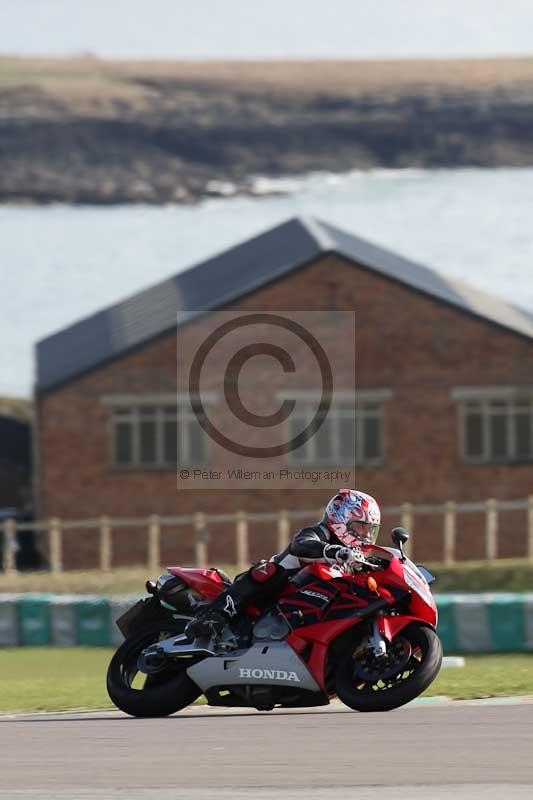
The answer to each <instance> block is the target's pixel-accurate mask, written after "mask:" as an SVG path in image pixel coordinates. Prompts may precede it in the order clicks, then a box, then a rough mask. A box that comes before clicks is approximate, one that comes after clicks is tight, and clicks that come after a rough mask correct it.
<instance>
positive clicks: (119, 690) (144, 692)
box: [107, 621, 201, 717]
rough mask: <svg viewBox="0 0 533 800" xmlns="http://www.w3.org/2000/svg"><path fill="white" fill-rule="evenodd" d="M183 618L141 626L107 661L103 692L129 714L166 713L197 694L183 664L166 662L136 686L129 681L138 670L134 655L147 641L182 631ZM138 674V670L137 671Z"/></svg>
mask: <svg viewBox="0 0 533 800" xmlns="http://www.w3.org/2000/svg"><path fill="white" fill-rule="evenodd" d="M185 623H186V621H185V622H183V623H182V624H180V623H177V624H176V623H174V622H163V621H161V622H160V623H157V624H155V625H151V626H150V627H148V628H144V629H143V630H142V631H140V632H139V633H138V634H136V635H134V636H131V637H130V638H129V639H126V641H124V642H123V643H122V644H121V645H120V647H119V648H118V650H117V651H116V653H115V654H114V656H113V658H112V659H111V661H110V663H109V667H108V670H107V693H108V695H109V697H110V698H111V700H112V702H113V703H114V704H115V705H116V706H117V707H118V708H120V710H121V711H124V712H125V713H126V714H130V716H132V717H167V716H169V715H170V714H174V713H175V712H176V711H180V710H181V709H182V708H185V707H186V706H188V705H190V704H191V703H193V702H194V701H195V700H196V699H197V698H198V697H199V696H200V694H201V691H200V689H199V688H198V686H197V685H196V684H195V683H194V682H193V681H192V680H191V679H190V678H189V676H188V675H187V673H186V671H185V669H186V666H185V665H183V666H182V665H181V664H177V663H175V662H171V663H169V666H168V668H165V669H164V670H162V671H161V672H157V673H155V674H154V675H150V676H147V677H146V679H145V681H144V685H143V686H142V687H141V688H139V689H137V688H134V687H133V681H134V679H135V677H136V676H137V674H138V673H139V670H138V667H137V659H138V657H139V655H140V654H141V652H142V651H143V650H144V649H145V648H146V647H148V646H149V645H151V644H154V643H155V642H157V641H160V640H161V639H166V638H167V637H168V636H171V635H174V636H176V635H178V634H180V633H183V628H184V627H185ZM141 675H142V673H141Z"/></svg>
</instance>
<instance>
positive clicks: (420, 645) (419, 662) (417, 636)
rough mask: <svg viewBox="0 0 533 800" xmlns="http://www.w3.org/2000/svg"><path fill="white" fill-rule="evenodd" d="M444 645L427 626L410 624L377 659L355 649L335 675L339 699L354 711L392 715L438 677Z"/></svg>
mask: <svg viewBox="0 0 533 800" xmlns="http://www.w3.org/2000/svg"><path fill="white" fill-rule="evenodd" d="M441 664H442V645H441V643H440V639H439V637H438V636H437V634H436V633H435V631H434V630H433V628H429V627H428V626H426V625H421V624H418V623H411V624H410V625H408V626H407V627H406V628H404V629H403V630H402V631H400V633H399V634H398V635H397V636H396V637H395V638H394V639H393V640H392V642H391V643H390V644H389V645H388V652H387V656H385V657H380V658H379V657H378V658H376V657H375V656H373V655H370V654H369V653H368V651H366V652H362V653H361V652H360V651H359V649H356V650H355V651H353V652H350V653H348V654H347V655H346V656H345V657H344V658H343V659H342V660H341V661H340V662H339V665H338V667H337V670H336V674H335V685H336V690H337V695H338V697H339V699H340V700H341V701H342V702H343V703H344V704H345V705H347V706H349V708H353V709H354V710H355V711H390V710H391V709H393V708H399V706H403V705H405V703H409V702H410V701H411V700H413V699H414V698H415V697H418V695H420V694H422V692H423V691H425V690H426V689H427V688H428V686H430V684H431V683H433V681H434V680H435V678H436V677H437V675H438V673H439V670H440V667H441Z"/></svg>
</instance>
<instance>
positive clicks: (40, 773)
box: [0, 699, 533, 800]
mask: <svg viewBox="0 0 533 800" xmlns="http://www.w3.org/2000/svg"><path fill="white" fill-rule="evenodd" d="M0 776H1V777H0V780H1V783H0V797H1V798H2V800H11V798H17V799H18V798H26V799H28V798H31V800H45V799H46V800H52V798H53V799H54V800H56V799H57V800H67V798H68V800H75V798H80V799H83V800H89V798H91V800H92V799H93V798H94V800H104V799H105V800H107V798H124V800H125V799H126V798H127V799H128V800H147V799H148V798H150V800H215V799H216V800H229V798H232V800H243V799H244V798H247V800H267V799H268V800H270V798H283V800H303V799H304V798H306V800H307V798H312V800H325V798H328V800H329V799H330V798H334V797H340V798H350V799H351V798H354V800H355V799H356V800H369V799H370V798H372V800H377V798H379V797H386V798H387V800H399V798H402V800H404V799H405V798H409V800H418V799H419V798H424V800H444V799H445V798H446V800H448V799H449V798H453V799H454V800H481V799H483V800H507V798H512V800H523V799H524V800H525V798H528V800H531V798H533V701H532V700H531V699H529V700H526V701H521V702H504V701H501V702H499V703H489V704H482V703H481V704H480V703H478V702H473V703H450V702H447V703H446V702H444V703H437V704H431V705H412V706H410V707H408V708H405V709H400V710H398V711H394V712H389V713H386V714H357V713H353V712H349V711H344V710H342V709H341V708H340V707H336V708H334V709H333V710H329V711H326V712H324V711H321V710H317V709H311V710H309V711H290V712H284V711H276V712H273V713H257V712H250V713H247V712H244V713H241V712H237V711H232V712H230V713H228V712H227V711H220V710H211V709H207V708H203V709H202V708H200V709H192V710H191V711H187V712H182V713H181V714H177V715H175V716H174V717H170V718H169V719H157V720H136V719H130V718H129V717H126V716H125V715H123V714H121V713H120V712H94V713H78V714H68V715H67V714H57V715H40V716H37V715H35V716H33V717H32V716H18V717H16V716H12V717H7V716H4V717H0Z"/></svg>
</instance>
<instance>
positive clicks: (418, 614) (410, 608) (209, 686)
mask: <svg viewBox="0 0 533 800" xmlns="http://www.w3.org/2000/svg"><path fill="white" fill-rule="evenodd" d="M392 538H393V543H394V544H395V545H396V548H388V547H378V546H377V545H369V546H364V547H363V548H362V554H361V549H356V550H354V551H353V558H352V559H350V560H349V561H348V562H347V563H346V565H343V566H339V565H338V564H333V563H331V564H330V563H312V564H309V565H308V566H306V567H304V568H303V569H301V570H300V571H299V572H298V573H296V574H295V575H294V577H293V578H292V579H291V580H290V582H289V584H288V585H287V587H286V588H285V589H284V591H283V592H282V593H281V594H280V596H279V598H278V600H277V603H276V605H275V606H273V605H272V604H271V605H270V607H269V608H266V609H259V608H256V607H249V608H247V609H245V612H244V613H242V614H240V615H239V616H238V617H237V618H236V621H235V622H232V623H231V625H229V624H228V625H227V626H226V628H225V629H224V630H223V631H222V633H221V634H220V635H219V636H217V637H216V638H210V637H203V638H199V639H195V640H194V641H192V642H191V641H190V640H189V639H188V638H187V637H186V636H185V635H183V629H184V627H185V625H186V624H187V622H188V621H189V619H191V617H193V616H194V614H195V612H196V611H197V610H198V607H199V606H201V605H202V604H205V603H206V602H210V601H211V600H213V599H214V598H215V597H216V596H217V595H218V594H219V593H220V592H222V591H224V589H225V588H226V587H227V585H228V584H229V583H230V582H231V581H230V578H229V577H228V576H227V575H226V574H225V573H224V572H223V571H221V570H218V569H184V568H181V567H169V569H168V572H167V573H165V574H164V575H162V576H161V577H160V578H159V579H158V581H157V583H156V584H155V583H153V582H150V581H149V582H148V583H147V585H146V586H147V590H148V591H149V593H150V594H151V597H150V598H148V599H145V600H140V601H139V602H138V603H136V604H135V605H134V606H133V607H132V608H131V609H130V610H129V611H127V612H126V613H125V614H124V615H123V616H122V617H120V618H119V619H118V620H117V625H118V626H119V628H120V630H121V632H122V633H123V635H124V637H125V641H124V642H123V644H122V645H121V646H120V647H119V648H118V650H117V652H116V653H115V655H114V656H113V658H112V660H111V663H110V665H109V669H108V673H107V689H108V693H109V696H110V698H111V700H112V701H113V703H115V705H116V706H118V708H120V709H122V710H123V711H125V712H126V713H128V714H132V715H133V716H137V717H153V716H167V715H168V714H173V713H174V712H176V711H179V710H180V709H182V708H185V707H186V706H188V705H190V704H191V703H193V702H194V701H195V700H196V699H197V698H198V697H199V696H200V695H202V694H203V695H205V698H206V700H207V703H208V704H209V705H212V706H240V707H252V708H256V709H258V710H261V711H269V710H271V709H273V708H274V707H275V706H281V707H284V708H296V707H306V706H320V705H327V704H328V703H329V701H330V700H331V699H332V698H334V697H339V698H340V700H341V701H342V702H343V703H345V704H346V705H347V706H349V707H350V708H353V709H355V710H357V711H388V710H390V709H393V708H397V707H398V706H401V705H403V704H404V703H408V702H409V701H410V700H412V699H413V698H415V697H417V696H418V695H419V694H421V693H422V692H423V691H424V690H425V689H427V687H428V686H429V685H430V684H431V683H432V682H433V680H434V679H435V677H436V676H437V674H438V672H439V669H440V666H441V662H442V647H441V643H440V640H439V638H438V636H437V634H436V631H435V628H436V625H437V608H436V605H435V601H434V599H433V596H432V594H431V591H430V588H429V584H430V583H431V582H432V581H433V580H434V577H433V576H432V575H431V573H429V572H428V570H426V569H425V568H424V567H422V566H416V565H415V564H414V563H413V562H412V561H410V560H409V559H408V558H407V557H406V556H405V554H404V551H403V544H404V543H405V542H406V541H407V539H408V534H407V533H406V532H405V531H404V530H403V529H402V528H395V529H394V530H393V532H392Z"/></svg>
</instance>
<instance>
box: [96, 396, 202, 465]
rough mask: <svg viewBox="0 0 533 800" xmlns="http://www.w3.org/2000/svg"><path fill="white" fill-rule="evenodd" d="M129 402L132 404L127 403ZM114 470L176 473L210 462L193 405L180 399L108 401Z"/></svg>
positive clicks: (113, 399) (107, 399) (112, 399)
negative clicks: (187, 467) (131, 469)
mask: <svg viewBox="0 0 533 800" xmlns="http://www.w3.org/2000/svg"><path fill="white" fill-rule="evenodd" d="M127 400H129V402H124V401H127ZM105 402H106V403H107V404H110V405H111V406H112V408H111V428H110V437H111V460H112V463H113V465H114V466H116V467H122V468H138V469H169V470H173V469H176V467H177V465H178V464H183V465H185V466H189V465H203V464H205V463H206V462H207V447H206V436H205V434H204V431H203V430H202V428H201V427H200V425H199V423H198V421H197V419H196V417H195V416H194V414H193V411H192V409H191V407H190V403H189V402H187V400H185V399H184V400H183V401H179V400H178V401H176V398H174V399H173V401H172V398H171V397H170V398H168V397H165V398H164V401H163V402H161V401H159V402H158V401H157V398H152V397H151V398H149V399H143V398H140V399H139V398H126V397H123V398H106V400H105Z"/></svg>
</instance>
